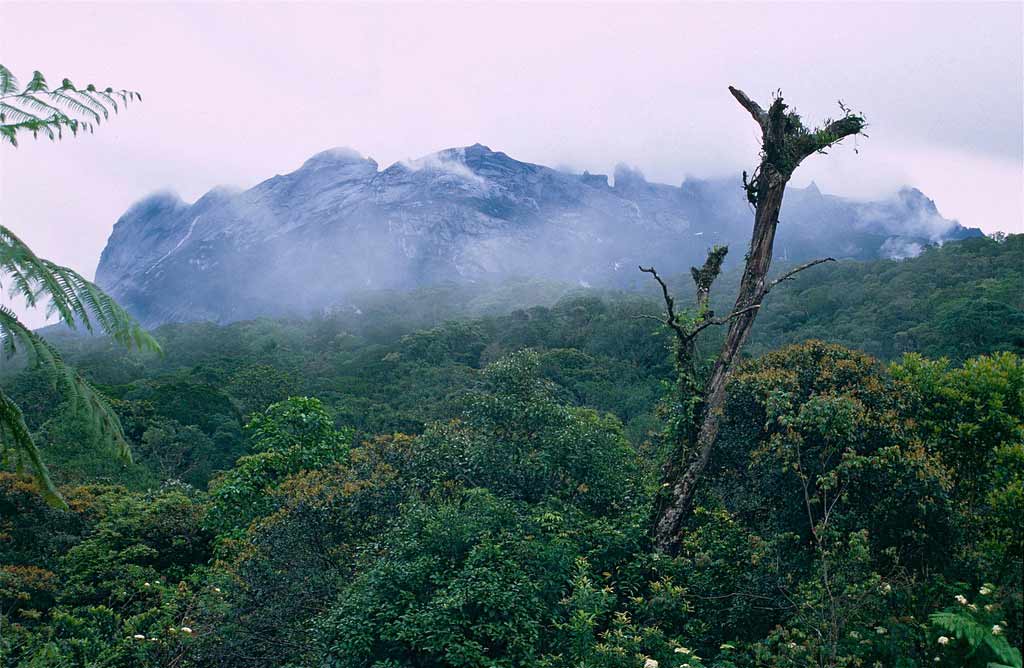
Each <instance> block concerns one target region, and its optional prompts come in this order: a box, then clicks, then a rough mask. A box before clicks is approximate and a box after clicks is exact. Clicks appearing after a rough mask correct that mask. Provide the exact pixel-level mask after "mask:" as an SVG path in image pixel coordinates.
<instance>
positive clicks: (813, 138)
mask: <svg viewBox="0 0 1024 668" xmlns="http://www.w3.org/2000/svg"><path fill="white" fill-rule="evenodd" d="M729 92H730V93H732V95H733V97H734V98H736V101H737V102H739V103H740V105H741V106H742V107H743V108H744V109H746V110H747V112H748V113H750V115H751V117H753V119H754V121H755V122H756V123H757V125H758V127H759V128H760V129H761V156H760V157H761V160H760V164H759V165H758V167H757V169H755V170H754V173H753V174H752V175H751V176H750V178H749V179H748V177H747V173H746V172H744V173H743V188H744V190H745V191H746V194H747V200H748V201H749V202H750V203H751V204H752V205H753V206H754V229H753V234H752V236H751V240H750V248H749V250H748V252H747V255H746V260H745V266H744V270H743V276H742V278H741V280H740V289H739V294H738V295H737V297H736V304H735V306H734V308H733V310H732V312H731V313H730V314H729V315H727V316H725V317H722V318H715V317H714V312H713V311H711V310H710V308H709V306H708V299H709V296H710V293H711V286H712V284H713V283H714V281H715V279H716V278H717V277H718V273H719V271H720V270H721V266H722V261H723V259H724V258H725V255H726V253H727V252H728V249H727V248H725V247H718V246H716V247H715V248H712V249H711V251H710V252H709V253H708V258H707V261H706V262H705V263H704V266H703V267H701V268H700V269H697V268H696V267H694V268H693V269H692V273H693V280H694V283H695V285H696V288H697V300H696V301H697V303H696V306H697V309H696V315H695V316H694V317H693V318H690V319H685V320H681V319H680V318H679V316H677V315H676V312H675V302H674V300H673V298H672V296H671V295H670V294H669V291H668V288H667V287H666V285H665V283H664V281H662V279H661V278H660V277H659V276H658V273H657V271H655V269H654V267H648V268H644V267H640V270H641V271H643V272H646V273H649V274H652V275H653V276H654V278H655V280H657V281H658V283H659V285H660V286H661V288H662V294H663V297H664V299H665V305H666V307H667V309H666V310H667V314H666V317H665V324H666V325H668V326H669V327H670V328H671V329H672V331H673V332H674V333H675V336H676V363H677V366H678V373H679V376H680V383H679V392H680V393H681V395H682V398H683V402H682V403H683V404H684V405H686V406H688V409H687V410H688V415H686V416H685V422H686V423H687V424H686V425H685V427H684V428H683V429H681V430H680V431H679V433H678V434H677V435H676V436H677V438H676V442H675V443H674V444H673V451H672V454H671V455H670V459H669V461H668V462H667V464H666V466H665V471H664V479H663V481H662V483H663V484H662V488H661V489H662V493H661V495H660V496H659V499H658V502H657V507H656V509H655V518H654V540H655V544H656V545H657V546H658V548H660V549H662V550H665V551H669V552H671V551H673V550H674V549H675V547H676V546H677V544H678V541H679V528H680V525H681V523H682V521H683V519H684V518H685V517H686V515H687V514H688V512H689V510H690V507H691V505H692V502H693V495H694V492H695V490H696V486H697V483H698V481H699V480H700V478H701V475H702V473H703V472H704V469H705V468H706V467H707V464H708V460H709V459H710V457H711V450H712V448H713V447H714V444H715V438H716V437H717V435H718V428H719V423H720V421H721V414H722V407H723V404H724V401H725V388H726V384H727V383H728V381H729V377H730V375H731V372H732V367H733V363H734V361H735V360H736V358H737V355H738V354H739V352H740V350H741V349H742V348H743V345H744V343H746V340H747V338H748V337H749V336H750V331H751V329H752V328H753V326H754V320H755V319H756V318H757V312H758V309H760V307H761V302H762V301H763V300H764V298H765V296H766V295H767V294H768V292H769V291H770V290H771V289H772V288H774V287H775V286H776V285H778V284H779V283H781V282H782V281H785V280H788V279H789V278H791V277H792V276H793V275H794V274H796V273H797V272H800V271H803V270H804V269H807V268H809V267H813V266H814V265H817V264H820V263H822V262H828V261H831V260H832V258H822V259H818V260H813V261H811V262H807V263H805V264H803V265H800V266H798V267H796V268H794V269H791V270H790V271H788V272H786V273H785V274H783V275H782V276H781V277H779V278H777V279H775V280H774V281H771V282H768V270H769V269H770V267H771V261H772V247H773V245H774V242H775V230H776V228H777V227H778V225H779V211H780V210H781V209H782V198H783V195H784V194H785V192H786V184H787V183H789V179H790V177H791V176H792V175H793V172H794V171H795V170H796V168H797V167H798V166H799V165H800V163H801V162H802V161H803V160H804V159H805V158H807V157H808V156H810V155H812V154H814V153H825V151H826V149H828V148H829V147H831V146H833V145H835V144H837V143H839V142H840V141H842V140H843V139H844V138H846V137H849V136H850V135H857V134H860V133H861V132H862V131H863V130H864V127H865V126H866V123H865V121H864V117H863V116H861V115H859V114H854V113H851V112H850V111H849V110H848V109H847V108H846V107H845V106H844V105H843V103H842V102H840V103H839V106H840V108H841V109H842V111H843V116H842V117H841V118H839V119H838V120H827V121H826V122H825V123H824V124H823V127H821V128H816V129H808V128H807V127H805V126H804V124H803V122H802V120H801V119H800V116H799V115H798V114H797V113H796V112H795V111H791V110H789V107H788V105H786V103H785V102H783V99H782V94H781V91H780V92H778V93H776V95H775V98H774V99H773V100H772V104H771V106H770V107H769V108H768V111H765V110H764V109H762V108H761V106H760V105H758V104H757V103H756V102H754V101H753V100H751V99H750V98H749V97H748V96H747V95H746V93H744V92H743V91H741V90H739V89H737V88H733V87H732V86H730V87H729ZM714 325H728V332H727V334H726V337H725V342H724V343H723V344H722V347H721V350H720V351H719V354H718V358H717V360H716V361H715V364H714V366H713V368H712V369H711V373H710V376H709V377H708V378H707V379H706V380H704V381H703V382H700V381H698V379H697V373H696V368H695V359H694V354H693V345H694V341H695V339H696V336H697V335H698V334H699V333H700V332H701V331H703V330H704V329H706V328H707V327H710V326H714Z"/></svg>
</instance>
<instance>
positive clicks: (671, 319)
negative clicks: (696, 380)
mask: <svg viewBox="0 0 1024 668" xmlns="http://www.w3.org/2000/svg"><path fill="white" fill-rule="evenodd" d="M640 271H642V272H644V273H645V274H650V275H651V276H653V277H654V280H656V281H658V285H660V286H661V294H662V296H663V297H664V298H665V308H666V309H667V311H668V315H667V316H666V317H665V320H664V322H665V324H666V325H668V326H669V327H671V328H672V330H673V331H674V332H675V333H676V336H677V337H678V338H679V340H680V341H681V342H683V343H686V341H687V340H688V338H689V337H688V335H687V333H686V330H685V329H683V327H682V326H681V325H680V324H679V323H678V322H677V321H676V300H674V299H672V295H670V294H669V292H668V286H667V285H665V281H663V280H661V276H658V272H657V271H655V270H654V267H644V266H642V265H641V266H640Z"/></svg>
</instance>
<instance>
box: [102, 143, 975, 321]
mask: <svg viewBox="0 0 1024 668" xmlns="http://www.w3.org/2000/svg"><path fill="white" fill-rule="evenodd" d="M781 218H782V224H781V225H780V227H779V237H778V242H777V245H776V254H777V256H778V257H779V258H780V259H781V260H783V261H786V260H788V261H793V262H795V261H799V260H801V259H807V258H810V257H817V256H820V255H832V256H834V257H848V258H856V259H872V258H877V257H894V258H901V257H909V256H912V255H915V254H916V253H919V252H920V250H921V249H922V248H923V247H924V246H925V245H927V244H930V243H941V242H942V241H945V240H948V239H956V238H963V237H966V236H976V235H980V234H981V232H980V231H978V230H974V229H968V228H964V227H962V226H960V225H959V224H958V223H956V222H955V221H951V220H947V219H945V218H943V217H942V216H941V215H940V214H939V212H938V211H937V209H936V207H935V204H934V202H932V201H931V200H930V199H928V198H927V197H926V196H925V195H924V194H922V193H921V192H920V191H918V190H915V189H904V190H901V191H899V192H898V193H897V194H896V195H894V196H893V197H890V198H887V199H884V200H879V201H868V202H864V201H855V200H850V199H844V198H840V197H834V196H831V195H825V194H823V193H821V192H820V191H819V190H818V188H817V187H816V186H814V185H813V184H812V185H811V186H810V187H808V188H806V189H795V188H793V189H790V191H789V192H788V193H787V198H786V202H785V205H784V207H783V212H782V217H781ZM750 219H751V211H750V207H749V205H748V204H747V202H746V200H745V199H744V197H743V191H742V189H741V188H740V187H739V183H738V182H734V180H695V179H688V180H686V181H684V182H683V183H682V184H681V185H680V186H678V187H676V186H670V185H664V184H658V183H650V182H648V181H647V180H646V179H645V178H644V177H643V175H642V174H640V173H639V172H637V171H635V170H631V169H629V168H626V167H621V166H620V167H619V168H617V169H616V171H615V173H614V175H613V179H611V180H610V179H609V178H608V177H606V176H604V175H600V174H590V173H588V172H584V173H583V174H574V173H567V172H564V171H558V170H555V169H552V168H549V167H545V166H543V165H537V164H532V163H527V162H521V161H518V160H515V159H513V158H511V157H509V156H507V155H506V154H504V153H501V152H497V151H492V150H491V149H489V148H488V147H486V146H482V145H480V144H475V145H473V146H469V147H465V148H454V149H447V150H444V151H440V152H438V153H434V154H431V155H429V156H425V157H423V158H420V159H418V160H413V161H407V162H399V163H395V164H393V165H391V166H390V167H388V168H386V169H383V170H382V169H380V167H379V165H378V164H377V163H376V162H374V161H373V160H371V159H367V158H364V157H362V156H361V155H360V154H359V153H357V152H355V151H353V150H351V149H331V150H328V151H324V152H321V153H318V154H316V155H314V156H313V157H311V158H310V159H309V160H307V161H306V162H305V163H304V164H303V165H302V166H301V167H300V168H299V169H298V170H296V171H294V172H291V173H289V174H285V175H278V176H275V177H273V178H270V179H268V180H266V181H264V182H262V183H260V184H258V185H256V186H255V187H253V188H251V189H249V190H245V191H235V190H230V189H226V188H217V189H214V190H212V191H210V192H209V193H207V194H206V195H204V196H203V197H201V198H200V199H199V200H197V201H196V202H194V203H192V204H188V203H186V202H184V201H182V200H181V199H180V198H178V197H177V196H176V195H173V194H171V193H157V194H154V195H151V196H149V197H147V198H145V199H143V200H142V201H140V202H138V203H136V204H135V205H133V206H132V207H131V208H130V209H129V210H128V211H127V212H125V214H124V215H123V216H121V218H120V219H119V220H118V221H117V223H116V224H115V226H114V229H113V232H112V233H111V235H110V238H109V240H108V242H107V246H106V248H105V249H104V251H103V254H102V256H101V258H100V263H99V267H98V268H97V271H96V280H97V282H98V283H99V284H100V285H101V286H102V287H103V288H105V289H107V290H108V291H109V292H110V293H111V294H112V295H113V296H114V297H115V298H117V299H118V300H119V301H120V302H121V303H122V304H124V305H125V306H126V307H127V308H128V309H129V311H131V312H132V313H133V314H135V315H136V316H137V317H138V318H140V320H141V321H142V322H143V323H144V324H146V325H150V326H152V325H157V324H160V323H163V322H168V321H188V320H213V321H219V322H227V321H233V320H239V319H246V318H251V317H255V316H261V315H270V316H281V315H308V314H309V313H311V312H315V311H317V310H322V309H325V308H329V307H332V306H335V305H338V304H343V303H344V301H345V296H346V294H349V293H350V292H352V291H354V290H365V289H377V288H386V289H407V288H412V287H418V286H422V285H428V284H432V283H439V282H447V281H455V282H476V281H488V280H501V279H503V278H507V277H538V278H548V279H553V280H560V281H569V282H572V283H578V284H581V285H595V286H596V285H617V286H629V285H634V284H637V283H639V281H640V278H639V276H638V275H637V274H638V272H637V270H636V267H637V265H638V264H640V263H643V264H652V263H653V264H655V265H657V266H658V267H659V269H660V270H662V271H663V272H665V273H671V272H680V271H685V270H687V269H688V267H689V266H690V265H691V264H694V263H697V262H699V261H701V260H702V259H703V255H704V253H705V251H706V249H707V248H708V247H709V246H711V245H712V244H714V243H727V244H729V245H730V246H731V247H732V248H733V254H732V255H733V257H732V258H731V259H732V261H733V262H736V261H738V260H739V259H741V258H742V253H741V252H739V251H740V250H741V249H744V248H745V247H746V245H747V242H748V239H749V230H750Z"/></svg>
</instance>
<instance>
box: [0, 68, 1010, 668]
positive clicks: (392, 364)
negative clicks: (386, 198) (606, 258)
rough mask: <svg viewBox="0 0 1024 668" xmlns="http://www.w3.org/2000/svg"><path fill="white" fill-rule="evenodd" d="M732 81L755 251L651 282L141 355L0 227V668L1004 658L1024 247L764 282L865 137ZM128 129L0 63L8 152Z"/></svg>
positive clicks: (778, 274) (97, 106) (586, 666)
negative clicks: (787, 202) (814, 181)
mask: <svg viewBox="0 0 1024 668" xmlns="http://www.w3.org/2000/svg"><path fill="white" fill-rule="evenodd" d="M728 90H729V93H730V94H731V95H732V97H733V98H734V100H735V101H736V102H738V103H739V105H740V106H741V107H742V108H743V110H745V111H746V112H747V114H749V115H750V117H751V119H752V120H753V121H754V122H755V124H756V126H757V128H758V129H759V130H760V136H761V150H760V153H759V159H758V163H757V167H756V168H755V169H754V170H753V171H752V172H751V173H749V174H748V173H747V172H743V174H742V188H743V194H744V196H745V198H746V204H749V205H750V209H751V211H752V214H753V227H752V234H751V240H750V244H749V246H747V247H746V249H744V250H745V251H746V253H745V255H744V256H743V257H742V260H741V261H736V260H735V256H736V255H738V254H737V253H735V252H734V253H733V256H732V257H730V256H729V249H728V248H727V247H725V246H721V245H714V246H712V247H711V248H709V249H707V257H706V260H705V261H704V263H703V265H701V266H700V267H692V268H691V270H690V272H689V274H686V275H682V276H669V275H665V276H662V274H659V273H658V270H657V268H656V267H654V266H649V267H644V266H640V267H638V271H639V273H640V274H641V275H645V276H643V278H644V279H645V280H647V278H650V279H652V280H651V281H650V282H649V283H648V284H647V285H648V287H647V288H646V289H644V290H641V291H633V292H625V291H622V292H619V291H612V290H603V289H597V290H595V289H590V288H586V289H581V288H579V287H570V286H566V285H560V284H557V283H551V282H543V281H539V280H530V279H523V280H518V281H517V280H502V281H495V282H493V283H486V282H468V283H462V284H431V283H429V282H424V285H422V286H421V287H420V288H419V289H417V290H414V291H412V292H381V291H376V292H365V293H353V294H347V295H346V298H345V300H344V301H343V302H341V303H338V304H337V305H336V306H334V307H332V308H330V309H325V310H321V311H318V312H317V313H316V314H315V315H313V316H312V317H309V318H306V319H295V320H283V319H278V320H275V319H260V320H246V321H240V322H230V323H227V324H217V323H212V322H179V323H175V324H165V325H163V326H161V327H158V328H157V329H155V330H154V331H152V332H147V331H145V330H144V329H143V328H142V326H141V325H140V324H139V322H138V321H136V320H135V318H133V316H132V314H131V313H129V311H128V310H126V308H125V307H124V306H122V305H119V304H118V303H117V301H116V300H115V299H114V298H113V297H111V296H110V295H109V294H107V293H106V292H105V291H104V290H103V288H101V287H100V286H99V285H97V284H96V283H94V282H92V281H91V280H89V279H87V278H85V277H84V276H82V275H81V274H79V273H78V272H76V271H75V270H73V269H71V268H69V267H65V266H63V265H61V264H58V263H56V262H52V261H50V260H47V259H44V258H41V257H40V256H38V255H36V254H35V253H34V252H33V251H32V250H31V248H29V245H28V244H26V243H25V242H24V241H23V240H22V239H21V238H20V237H18V236H17V235H16V234H15V233H14V232H13V231H12V230H11V229H9V228H8V227H6V226H4V225H0V278H2V280H3V283H4V285H3V287H4V288H5V290H7V291H8V293H10V294H11V295H13V296H15V297H18V298H20V299H21V300H22V301H23V302H24V304H25V306H26V308H28V309H32V308H35V307H39V306H43V307H44V308H48V309H49V313H50V314H51V315H54V316H55V317H56V318H57V319H59V321H60V324H58V325H54V326H50V327H46V328H43V329H39V330H36V329H33V328H31V327H29V326H28V325H27V324H26V323H25V322H24V321H23V320H22V317H21V316H22V313H20V312H18V311H16V310H15V309H12V308H9V307H8V306H6V305H2V306H0V352H2V354H3V358H4V360H5V362H7V364H5V365H4V366H3V367H2V369H3V371H2V373H0V456H2V459H0V661H2V665H3V666H5V667H8V666H9V667H10V668H39V667H62V668H63V667H68V668H101V667H102V668H207V667H210V668H277V667H281V668H314V667H324V668H456V667H459V668H462V667H464V668H563V667H564V668H670V667H671V668H702V667H703V668H747V667H763V668H797V667H804V666H818V667H820V668H854V667H861V666H863V667H869V666H870V667H871V668H883V667H894V668H911V667H914V666H925V665H927V666H951V667H970V668H1021V666H1022V662H1021V651H1020V645H1021V636H1022V631H1024V600H1022V595H1024V582H1022V561H1024V525H1022V522H1021V517H1022V516H1024V289H1022V288H1024V235H1019V234H1018V235H1005V234H1002V233H996V234H993V235H991V236H989V237H974V238H966V239H963V240H960V241H951V242H947V243H943V244H935V245H932V246H930V247H927V248H924V249H923V252H922V253H921V254H920V255H919V256H918V257H914V258H913V259H906V260H899V261H897V260H877V261H868V262H856V261H851V260H841V261H836V260H835V259H834V258H831V257H820V258H818V259H813V260H810V261H804V262H803V263H802V264H788V263H782V266H778V264H779V263H777V265H776V266H775V267H774V268H773V267H772V260H773V244H774V240H775V234H776V230H777V228H778V226H779V225H780V222H781V221H780V214H781V211H782V202H783V196H784V193H785V189H786V185H787V183H788V182H789V180H790V177H791V176H792V175H793V173H794V171H795V170H796V169H797V167H798V166H799V165H800V163H801V162H802V161H803V160H804V159H806V158H808V157H811V156H813V155H818V154H823V153H827V152H828V150H831V149H832V148H834V147H836V146H837V145H838V144H840V143H841V142H842V141H843V140H844V139H846V138H851V137H852V138H854V139H856V138H857V137H860V136H862V135H863V134H864V132H863V131H864V129H865V128H866V127H867V122H866V120H865V117H864V116H863V115H862V114H860V113H858V112H853V111H852V110H851V109H850V108H849V107H848V106H846V105H845V104H843V103H842V102H840V103H839V107H840V110H841V112H842V114H841V115H840V116H838V117H837V118H834V119H832V118H830V119H826V120H825V121H823V123H822V124H821V125H820V126H815V127H811V126H807V125H805V124H804V122H803V120H802V119H801V117H800V115H799V114H797V113H796V111H795V110H794V109H793V108H792V107H790V106H789V105H788V104H787V103H786V102H784V100H783V97H782V93H781V91H776V92H775V93H774V94H773V96H772V98H771V103H770V104H769V106H768V108H767V109H764V108H762V107H761V106H760V105H759V104H758V103H757V102H755V101H754V100H752V99H751V98H750V97H748V96H747V95H746V94H745V93H744V92H743V91H741V90H739V89H737V88H734V87H731V86H730V87H729V88H728ZM138 101H141V97H140V96H139V95H138V94H137V93H135V92H133V91H128V90H115V89H113V88H100V87H96V86H94V85H92V84H89V85H87V86H84V87H79V86H76V85H75V84H74V83H72V82H71V81H70V80H69V79H67V78H65V79H64V80H63V81H62V83H61V84H60V85H57V86H54V85H51V84H49V83H48V82H47V81H46V79H45V77H44V76H43V75H42V74H41V73H40V72H38V71H36V72H34V74H33V76H32V77H31V79H30V80H29V81H28V83H27V84H25V85H24V86H22V85H21V84H19V83H18V81H17V79H16V78H15V77H14V75H13V74H12V72H11V71H10V70H8V69H7V68H6V67H4V66H0V105H2V106H0V110H2V114H0V130H2V131H0V141H4V142H6V143H9V144H11V145H12V146H17V145H18V141H19V139H24V138H27V137H28V136H32V137H39V136H40V135H41V136H43V137H44V138H49V139H52V140H55V141H56V140H59V139H61V138H62V137H64V136H65V134H66V133H70V135H72V136H76V135H78V134H80V133H86V132H90V133H91V132H92V131H93V129H94V128H95V126H98V125H99V124H100V123H101V122H105V121H106V120H107V119H108V118H109V115H110V113H111V112H113V113H117V112H118V110H119V109H120V110H123V109H124V108H125V107H127V105H128V104H129V102H132V103H135V102H138ZM83 119H84V120H83ZM462 167H463V168H464V171H466V172H468V171H469V170H468V167H466V166H465V164H463V165H462ZM452 178H454V179H455V181H450V183H461V182H460V181H458V179H463V180H465V179H466V178H470V181H472V182H474V183H476V182H477V181H475V180H474V179H482V177H479V175H478V174H476V173H472V176H471V177H467V175H466V173H462V174H461V175H459V174H456V175H454V176H453V177H452ZM463 185H464V184H463ZM332 187H333V186H332ZM453 187H462V186H460V185H456V186H453ZM197 220H198V217H197V218H195V219H193V220H192V222H191V223H190V228H189V232H188V233H187V234H186V237H185V238H183V239H181V240H179V241H177V242H176V243H177V246H175V247H172V248H171V252H172V253H173V251H174V249H175V248H177V247H181V246H182V245H183V244H184V243H186V242H187V241H188V236H189V235H190V234H191V228H192V227H194V226H195V225H196V221H197ZM389 224H390V223H389ZM350 236H351V235H350ZM353 238H354V237H353ZM347 240H348V239H347ZM165 241H166V240H165ZM734 251H735V249H734ZM165 257H166V256H165ZM160 261H162V260H159V261H158V262H157V263H156V265H151V266H150V269H153V267H156V266H157V265H159V264H160ZM678 264H679V263H677V265H678ZM676 268H677V269H678V266H677V267H676ZM664 269H665V268H664V267H662V270H663V271H664ZM98 280H99V279H98ZM713 284H716V285H715V289H714V290H712V287H713ZM281 292H282V294H279V295H274V298H275V299H279V300H288V299H290V298H292V299H294V298H296V295H294V294H288V292H287V291H284V290H282V291H281ZM688 295H692V298H691V297H688ZM730 304H732V305H730ZM224 307H225V313H230V310H229V307H230V304H225V305H224ZM279 312H280V311H279ZM225 319H227V318H225ZM186 320H187V318H186ZM755 320H757V321H758V324H757V327H755V326H754V325H755Z"/></svg>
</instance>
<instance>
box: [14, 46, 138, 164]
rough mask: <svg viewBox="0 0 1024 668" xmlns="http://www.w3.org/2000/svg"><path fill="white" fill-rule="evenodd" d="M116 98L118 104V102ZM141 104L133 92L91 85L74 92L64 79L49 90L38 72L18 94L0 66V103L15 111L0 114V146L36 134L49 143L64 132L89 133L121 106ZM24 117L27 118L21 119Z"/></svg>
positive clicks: (73, 88)
mask: <svg viewBox="0 0 1024 668" xmlns="http://www.w3.org/2000/svg"><path fill="white" fill-rule="evenodd" d="M118 98H120V103H119V102H118ZM134 100H140V101H141V100H142V96H141V95H139V94H138V93H136V92H135V91H129V90H114V89H113V88H111V87H107V88H105V89H102V90H101V89H100V88H98V87H97V86H96V85H94V84H89V85H88V86H86V87H85V88H78V87H77V86H75V84H74V83H73V82H72V81H71V80H70V79H64V80H63V81H62V82H61V85H60V86H59V87H57V88H52V89H51V88H50V87H49V85H48V84H47V82H46V77H44V76H43V74H42V72H38V71H36V72H34V73H33V75H32V79H31V80H30V81H29V83H28V84H27V85H26V86H25V87H24V88H23V89H22V90H21V92H18V82H17V79H16V78H14V75H13V74H12V73H11V71H10V70H9V69H8V68H6V67H4V66H3V65H0V103H2V104H4V105H6V106H7V107H10V108H11V109H12V110H18V112H20V113H16V112H15V111H11V112H10V114H7V113H5V112H3V111H0V143H2V142H8V143H10V144H11V145H12V146H17V145H18V135H19V133H22V132H31V133H32V136H33V137H38V136H39V133H43V135H45V136H47V137H49V138H50V139H51V140H56V139H62V138H63V137H64V131H65V130H70V131H71V133H72V134H73V135H76V136H77V135H78V133H79V131H86V132H90V133H91V132H93V130H94V128H95V126H96V125H99V124H100V123H101V122H103V121H104V120H107V119H109V118H110V112H111V110H113V112H114V113H115V114H116V113H118V112H119V111H120V109H121V105H123V106H128V103H129V102H130V101H134ZM23 114H28V115H29V116H31V117H28V116H24V115H23Z"/></svg>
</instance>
